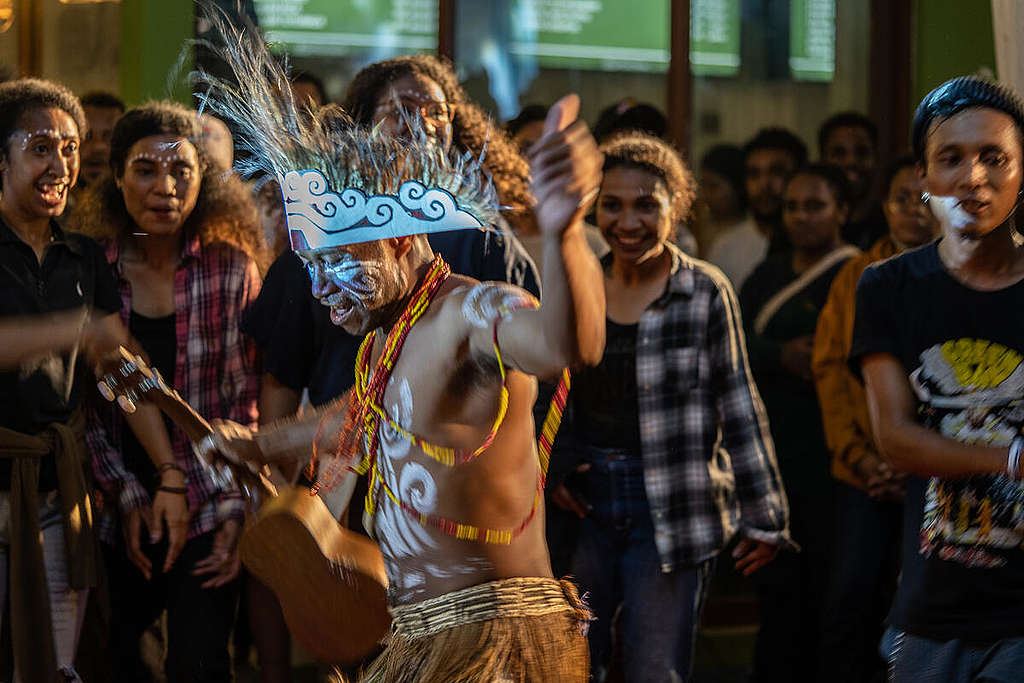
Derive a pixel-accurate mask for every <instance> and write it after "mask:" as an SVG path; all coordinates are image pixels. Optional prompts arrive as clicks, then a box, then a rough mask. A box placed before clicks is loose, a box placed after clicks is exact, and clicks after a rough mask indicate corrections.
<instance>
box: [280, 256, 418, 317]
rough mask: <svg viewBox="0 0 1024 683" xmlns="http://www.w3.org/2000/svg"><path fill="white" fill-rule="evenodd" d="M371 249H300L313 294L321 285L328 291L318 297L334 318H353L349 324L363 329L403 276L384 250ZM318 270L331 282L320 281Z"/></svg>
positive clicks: (385, 302)
mask: <svg viewBox="0 0 1024 683" xmlns="http://www.w3.org/2000/svg"><path fill="white" fill-rule="evenodd" d="M372 251H373V253H369V252H370V250H367V253H366V254H365V255H364V256H363V257H359V258H357V257H356V256H355V255H353V254H351V253H349V252H348V251H343V250H341V249H325V250H321V251H313V250H310V251H303V252H299V257H300V258H301V259H302V260H303V262H304V263H305V264H306V268H307V270H309V277H310V279H311V280H312V281H313V285H314V292H313V293H314V296H316V295H317V293H318V292H317V288H318V287H319V288H320V290H321V291H328V292H329V293H327V294H323V295H320V296H318V298H319V300H320V303H321V304H323V305H324V306H328V307H329V308H330V309H331V322H332V323H333V324H335V325H338V326H339V327H340V326H345V325H346V323H348V322H349V321H350V319H351V324H350V325H349V327H350V328H359V329H362V328H363V327H364V326H365V324H366V322H367V321H368V319H369V317H370V314H371V312H373V311H376V310H377V309H379V308H381V307H382V306H383V305H385V304H387V303H388V302H389V298H390V297H391V295H392V294H393V293H394V292H395V291H396V286H395V284H396V283H398V282H399V281H400V280H401V274H400V273H399V272H397V267H396V266H395V264H392V263H388V262H386V261H385V259H384V258H383V250H372ZM318 273H319V275H321V276H322V277H323V278H325V279H326V280H327V281H328V283H329V285H328V286H326V287H325V286H324V285H323V284H322V283H318V281H317V280H318Z"/></svg>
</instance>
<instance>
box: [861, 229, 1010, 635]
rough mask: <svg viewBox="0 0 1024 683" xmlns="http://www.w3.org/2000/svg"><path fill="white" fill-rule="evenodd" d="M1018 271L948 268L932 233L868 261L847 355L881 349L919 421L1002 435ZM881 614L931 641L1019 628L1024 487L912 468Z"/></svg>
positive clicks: (974, 434)
mask: <svg viewBox="0 0 1024 683" xmlns="http://www.w3.org/2000/svg"><path fill="white" fill-rule="evenodd" d="M1022 310H1024V282H1019V283H1017V284H1015V285H1012V286H1010V287H1007V288H1005V289H1002V290H998V291H995V292H981V291H977V290H973V289H970V288H968V287H966V286H964V285H963V284H961V283H959V282H958V281H956V280H955V279H954V278H953V277H951V276H950V275H949V273H948V272H947V271H946V269H945V267H944V266H943V265H942V262H941V261H940V259H939V255H938V246H937V243H933V244H930V245H928V246H925V247H921V248H920V249H917V250H915V251H912V252H908V253H905V254H903V255H901V256H898V257H895V258H892V259H889V260H888V261H884V262H882V263H880V264H877V265H874V266H872V267H870V268H868V270H866V271H865V273H864V275H863V276H862V277H861V280H860V283H859V285H858V287H857V313H856V321H855V324H854V333H853V344H852V348H851V352H850V362H851V366H854V367H855V368H856V367H857V366H858V365H859V360H860V359H861V358H863V357H864V356H865V355H867V354H873V353H888V354H892V355H893V356H895V357H896V358H898V359H899V360H900V361H901V362H902V363H903V367H904V368H905V370H906V372H907V376H908V380H909V381H910V384H911V386H912V387H913V391H914V394H915V395H916V397H917V401H918V410H917V419H918V421H919V422H920V423H921V424H922V425H924V426H926V427H928V428H929V429H932V430H934V431H937V432H939V433H941V434H942V435H944V436H947V437H949V438H952V439H956V440H957V441H961V442H964V443H984V444H989V445H993V446H1002V445H1008V444H1009V443H1010V441H1011V440H1012V439H1013V437H1014V436H1015V435H1016V434H1019V433H1021V426H1022V424H1024V401H1022V399H1024V316H1022V315H1021V314H1020V312H1021V311H1022ZM903 539H904V540H903V573H902V578H901V580H900V585H899V589H898V591H897V594H896V598H895V600H894V602H893V608H892V612H891V614H890V621H891V622H892V623H893V624H894V625H895V626H897V627H899V628H901V629H903V630H906V631H908V632H909V633H913V634H916V635H919V636H923V637H926V638H933V639H937V640H951V639H963V640H969V641H970V640H974V641H992V640H998V639H1001V638H1008V637H1020V636H1024V549H1022V548H1024V487H1022V486H1021V485H1020V484H1019V483H1015V482H1012V481H1010V480H1008V479H1007V478H1005V477H1002V476H975V477H967V478H961V479H941V478H939V477H930V478H922V477H911V478H910V479H909V482H908V485H907V500H906V506H905V513H904V533H903Z"/></svg>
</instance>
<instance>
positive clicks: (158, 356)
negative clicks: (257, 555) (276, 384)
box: [78, 102, 263, 681]
mask: <svg viewBox="0 0 1024 683" xmlns="http://www.w3.org/2000/svg"><path fill="white" fill-rule="evenodd" d="M201 135H202V128H201V126H200V123H199V120H198V117H197V115H196V113H195V112H192V111H189V110H187V109H185V108H184V107H182V106H180V105H178V104H174V103H170V102H154V103H150V104H146V105H143V106H140V107H136V108H134V109H131V110H129V111H127V112H126V113H125V114H124V115H123V116H122V117H121V118H120V119H119V120H118V122H117V124H116V125H115V126H114V132H113V136H112V139H111V150H110V170H111V174H110V175H109V176H108V177H107V178H106V179H105V180H104V181H102V182H101V183H100V184H99V185H98V186H97V187H96V188H95V189H94V191H93V193H92V194H91V195H90V197H89V199H88V200H87V202H86V204H85V206H84V207H83V209H82V211H81V212H80V213H79V214H78V219H79V222H80V228H81V229H82V231H83V232H85V233H87V234H90V235H92V236H94V237H96V238H98V239H100V240H101V241H103V242H104V243H105V244H106V247H107V259H108V261H109V262H110V263H111V264H112V265H113V266H114V267H115V269H116V272H117V275H118V280H119V285H120V293H121V302H122V307H121V316H122V319H123V320H124V322H125V323H126V324H127V326H128V328H129V330H130V331H131V333H132V335H133V337H134V338H135V340H137V342H138V344H139V345H140V346H141V347H142V349H143V350H144V351H145V353H146V354H147V355H148V356H149V358H150V361H151V365H152V366H153V367H155V368H156V369H157V370H159V371H160V373H161V374H162V375H163V376H164V377H165V378H167V379H168V380H169V381H170V382H171V384H173V386H175V387H176V388H177V389H178V391H179V392H180V393H181V394H182V396H183V397H184V398H185V399H186V400H187V401H188V402H189V403H190V404H191V405H192V406H194V407H195V408H196V410H198V411H199V412H200V413H201V414H203V415H204V416H206V417H207V418H209V419H216V418H220V419H230V420H235V421H239V422H242V423H245V424H253V425H254V424H255V423H256V413H257V411H256V402H257V397H258V392H259V376H260V375H259V363H258V355H257V349H256V347H255V345H254V344H253V343H252V342H251V341H249V340H248V338H246V337H244V336H242V335H241V334H240V331H239V323H240V319H241V315H242V311H243V310H244V309H245V308H246V306H247V305H248V304H249V302H251V301H252V300H253V299H254V298H255V297H256V294H257V292H258V290H259V287H260V279H259V272H258V269H257V261H258V260H259V259H260V258H261V257H262V253H263V245H262V243H261V237H260V225H259V221H258V218H257V215H256V210H255V207H254V206H253V204H252V200H251V198H250V196H249V193H248V192H247V190H246V189H245V187H244V186H243V185H242V184H241V182H240V181H239V180H237V179H236V178H235V177H234V176H230V175H224V174H223V173H222V172H221V171H220V170H218V169H216V167H215V165H211V163H210V161H209V159H208V158H207V156H206V153H205V152H204V150H203V147H202V146H201V145H200V144H199V140H200V137H201ZM96 412H97V414H96V415H94V416H93V419H91V420H90V425H89V429H88V433H87V438H88V442H89V447H90V450H91V451H92V455H93V460H94V470H95V473H96V477H97V479H98V481H99V484H100V486H101V487H102V488H103V490H104V493H105V494H106V495H107V497H108V498H107V499H108V500H110V501H111V502H112V506H117V508H119V511H120V516H121V524H122V529H123V539H115V538H112V536H114V535H113V534H104V540H105V541H107V542H108V544H109V547H108V548H107V550H108V551H109V552H108V565H109V572H110V578H111V584H112V585H116V586H117V587H118V589H117V591H115V592H114V595H113V600H112V608H113V617H114V618H113V620H112V628H113V633H112V635H111V653H112V660H113V663H114V666H115V669H116V675H115V679H116V680H118V681H137V680H142V676H143V675H142V674H141V673H140V671H139V667H140V659H139V638H140V636H141V635H142V633H143V631H144V630H145V629H146V627H147V626H148V625H149V624H151V623H152V622H153V620H154V619H155V618H156V617H157V616H159V614H160V613H161V612H162V611H163V610H164V609H165V608H166V610H167V630H168V653H167V660H166V669H167V676H168V679H169V680H172V681H182V680H189V681H226V680H230V676H231V673H230V661H229V657H228V650H227V642H228V636H229V634H230V632H231V627H232V624H233V621H234V614H235V608H236V604H237V599H238V591H237V587H236V584H237V582H235V581H234V579H235V577H236V576H237V574H238V570H239V560H238V554H237V548H236V545H237V541H238V536H239V532H240V531H241V526H242V522H243V520H244V510H243V505H242V500H241V499H240V496H239V495H238V492H237V491H235V490H224V489H223V488H221V487H220V486H219V485H218V484H217V483H215V482H214V481H212V480H211V478H210V476H209V475H208V474H207V473H206V472H205V471H204V470H203V469H202V467H201V466H200V464H199V461H198V460H197V459H196V458H195V457H194V456H193V455H192V450H191V445H190V441H189V439H188V437H187V436H186V435H185V433H184V432H182V431H181V430H180V429H178V428H176V427H174V426H173V425H170V424H167V425H165V424H164V423H162V422H161V421H160V420H159V419H158V418H156V419H154V420H152V421H151V422H150V423H149V424H148V425H147V426H146V427H142V428H139V427H137V421H134V420H133V422H132V424H131V427H132V428H131V429H130V430H126V429H124V425H125V420H124V419H123V418H122V416H121V415H120V413H119V412H118V411H117V410H116V408H115V407H114V406H112V405H110V406H101V407H99V408H97V409H96ZM143 526H144V527H145V529H146V531H147V533H146V534H145V536H144V537H143V536H142V531H143ZM165 526H166V533H165V528H164V527H165ZM105 530H106V529H105ZM154 564H156V567H155V568H154ZM132 565H134V567H133V566H132Z"/></svg>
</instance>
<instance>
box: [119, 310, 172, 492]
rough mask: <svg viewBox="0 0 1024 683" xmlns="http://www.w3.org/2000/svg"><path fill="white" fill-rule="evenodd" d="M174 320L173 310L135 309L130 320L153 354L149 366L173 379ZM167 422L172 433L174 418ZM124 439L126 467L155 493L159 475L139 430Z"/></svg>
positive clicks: (137, 336)
mask: <svg viewBox="0 0 1024 683" xmlns="http://www.w3.org/2000/svg"><path fill="white" fill-rule="evenodd" d="M174 319H175V315H174V314H173V313H171V314H170V315H168V316H164V317H162V318H149V317H146V316H144V315H142V314H140V313H136V312H135V311H132V312H131V317H130V318H129V321H128V330H129V331H130V332H131V333H132V337H134V338H135V341H137V342H138V343H139V344H140V345H141V346H142V349H143V350H144V351H145V352H146V355H147V356H149V366H150V367H151V368H156V369H157V370H159V371H160V374H161V375H162V376H163V377H164V379H166V380H167V381H172V380H173V378H174V371H175V361H176V360H177V355H178V340H177V335H176V334H175V331H174ZM164 423H165V424H166V425H167V430H168V431H167V433H168V434H170V433H171V431H170V430H171V422H170V420H168V419H167V418H166V417H165V418H164ZM123 438H124V441H123V444H122V446H121V453H122V457H123V459H124V466H125V469H127V470H128V471H129V472H131V473H132V474H134V475H135V478H136V479H138V480H139V481H140V482H141V483H142V485H143V486H145V487H146V489H147V490H148V491H149V492H150V494H152V493H153V491H154V489H155V483H156V475H157V469H156V467H155V466H154V465H153V461H152V460H150V458H149V454H148V453H147V452H146V449H145V448H143V446H142V444H141V443H139V440H138V439H136V438H135V433H134V432H132V430H131V429H125V430H124V437H123Z"/></svg>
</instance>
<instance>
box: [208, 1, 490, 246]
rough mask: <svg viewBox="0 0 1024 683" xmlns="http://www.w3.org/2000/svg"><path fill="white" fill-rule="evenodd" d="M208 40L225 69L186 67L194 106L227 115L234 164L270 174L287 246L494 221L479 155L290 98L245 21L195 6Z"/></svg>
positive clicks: (411, 124)
mask: <svg viewBox="0 0 1024 683" xmlns="http://www.w3.org/2000/svg"><path fill="white" fill-rule="evenodd" d="M204 14H205V18H206V19H207V20H208V21H209V22H210V25H211V26H212V30H213V33H214V35H215V36H216V37H217V41H216V44H215V43H213V42H212V41H209V40H204V41H200V42H201V44H203V45H204V46H205V47H206V48H207V49H209V50H211V51H212V52H213V53H214V54H216V55H217V56H219V57H220V58H221V59H223V61H224V62H225V63H226V64H227V65H228V67H229V68H230V70H231V72H232V75H233V77H234V79H233V82H232V81H229V80H226V79H224V78H220V77H217V76H214V75H213V74H210V73H209V72H207V71H204V70H197V71H195V72H194V73H193V81H194V83H195V84H196V86H197V89H199V90H200V92H197V93H196V96H197V97H198V98H199V99H200V101H201V108H206V109H209V110H210V111H211V112H212V113H214V114H216V115H217V116H218V117H220V118H222V119H224V120H226V121H228V122H229V123H230V124H233V128H234V132H235V144H236V145H237V146H238V147H239V148H240V149H241V150H242V151H243V153H242V154H240V155H236V159H238V161H236V163H235V170H236V171H237V172H238V173H239V174H241V175H242V176H243V177H255V176H261V175H264V176H266V177H270V178H277V179H278V182H279V183H280V185H281V192H282V195H283V196H284V202H285V214H286V216H287V222H288V232H289V237H290V239H291V244H292V248H293V249H321V248H325V247H335V246H343V245H346V244H354V243H358V242H367V241H372V240H378V239H385V238H389V237H399V236H404V235H417V234H423V233H431V232H442V231H446V230H460V229H466V228H478V229H487V228H489V226H491V225H494V224H495V222H496V221H497V220H498V201H497V195H496V194H495V192H494V189H493V186H492V185H491V183H490V182H489V180H488V179H487V177H486V175H485V173H484V171H483V168H482V165H481V162H482V159H479V158H475V157H473V156H472V155H470V154H458V153H455V152H445V151H444V150H443V149H441V147H440V146H439V145H436V144H433V143H432V142H431V141H430V140H428V139H427V136H426V135H425V134H424V133H423V132H422V128H421V127H420V125H419V120H418V119H411V120H407V121H406V124H407V126H406V127H407V128H408V129H409V130H411V131H412V134H411V136H410V137H411V139H402V140H399V139H396V138H394V137H392V136H389V135H386V134H384V133H383V132H382V131H381V130H380V128H379V127H373V128H366V127H362V126H357V125H355V124H354V123H352V121H351V120H350V119H349V118H348V117H347V116H346V115H344V114H343V113H342V112H341V111H340V109H339V108H337V107H329V108H326V111H325V110H321V111H320V112H317V113H314V112H312V111H310V110H308V108H306V107H304V106H303V107H300V106H298V105H297V104H296V99H295V98H294V97H293V96H292V90H291V84H290V83H289V80H288V76H287V73H286V72H285V69H284V67H282V66H281V64H279V63H278V61H277V60H276V59H275V58H274V57H273V56H272V55H271V54H270V53H269V52H268V51H267V48H266V45H265V44H264V42H263V40H262V38H261V37H260V35H259V33H258V31H257V30H256V29H255V28H254V27H253V26H251V25H246V26H242V27H238V26H235V25H232V24H231V23H230V22H229V21H228V19H227V18H226V17H225V16H224V15H223V12H222V11H221V10H218V9H216V8H210V7H206V8H204Z"/></svg>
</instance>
